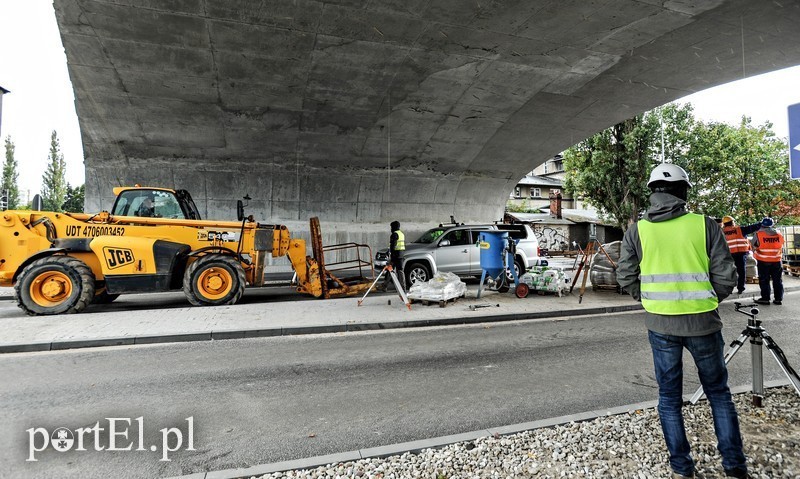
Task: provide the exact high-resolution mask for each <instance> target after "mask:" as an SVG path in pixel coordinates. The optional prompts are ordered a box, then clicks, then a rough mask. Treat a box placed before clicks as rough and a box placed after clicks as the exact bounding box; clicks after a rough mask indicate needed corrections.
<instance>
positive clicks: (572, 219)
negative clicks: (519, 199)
mask: <svg viewBox="0 0 800 479" xmlns="http://www.w3.org/2000/svg"><path fill="white" fill-rule="evenodd" d="M540 210H541V211H542V213H511V212H509V213H508V215H509V216H511V217H512V218H514V219H515V220H517V221H519V222H521V223H547V224H556V225H572V224H577V223H594V224H598V225H603V226H606V225H608V224H607V223H606V222H604V221H603V220H601V219H600V217H599V216H598V215H597V211H595V210H576V209H572V208H563V209H562V210H561V219H556V218H553V217H552V216H551V215H550V212H549V210H550V209H549V207H546V206H545V207H542V208H541V209H540Z"/></svg>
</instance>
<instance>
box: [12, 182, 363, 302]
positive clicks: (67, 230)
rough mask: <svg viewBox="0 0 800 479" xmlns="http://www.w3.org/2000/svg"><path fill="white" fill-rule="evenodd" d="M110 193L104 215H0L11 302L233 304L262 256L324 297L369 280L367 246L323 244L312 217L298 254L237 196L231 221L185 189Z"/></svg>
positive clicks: (296, 243) (259, 269) (256, 275)
mask: <svg viewBox="0 0 800 479" xmlns="http://www.w3.org/2000/svg"><path fill="white" fill-rule="evenodd" d="M114 194H115V196H116V200H115V202H114V206H113V208H112V210H111V213H109V212H107V211H103V212H101V213H97V214H93V215H89V214H83V213H80V214H78V213H57V212H48V211H5V212H2V213H0V286H14V288H15V293H16V298H17V302H18V304H19V306H20V308H22V309H23V310H24V311H26V312H27V313H28V314H62V313H76V312H80V311H82V310H84V309H85V308H86V307H87V306H88V305H89V304H91V303H108V302H111V301H113V300H114V299H116V297H117V296H119V295H120V294H128V293H151V292H158V291H167V290H180V289H182V290H183V291H184V293H185V295H186V297H187V299H188V300H189V302H190V303H192V304H194V305H230V304H235V303H236V302H238V301H239V299H240V298H241V297H242V294H243V293H244V289H245V287H246V286H251V287H258V286H263V285H264V267H265V263H266V259H267V256H268V255H271V256H272V257H273V258H279V257H283V256H288V258H289V260H290V262H291V265H292V268H293V269H294V271H295V272H296V276H297V280H298V282H297V287H296V289H297V291H298V292H302V293H307V294H310V295H312V296H315V297H318V298H329V297H332V296H341V295H351V294H357V293H358V292H360V291H363V290H364V289H366V288H367V287H368V286H369V282H368V281H367V279H366V278H365V275H364V274H363V273H364V270H365V269H366V270H368V272H369V275H370V276H372V266H371V264H370V262H369V261H368V260H369V259H371V258H372V253H371V252H370V251H369V247H368V246H366V245H357V244H355V243H348V244H346V245H336V246H330V247H324V246H322V239H321V238H322V236H321V233H320V227H319V219H318V218H311V221H310V224H311V243H312V250H313V255H312V256H307V255H306V243H305V241H304V240H302V239H297V238H292V237H291V236H290V234H289V231H288V229H287V227H286V226H284V225H270V224H261V223H258V222H256V221H255V220H254V219H253V217H252V216H247V217H245V215H244V203H243V202H242V201H241V200H239V201H238V202H237V218H238V221H213V220H202V219H201V218H200V214H199V212H198V210H197V207H196V206H195V203H194V201H193V200H192V197H191V195H190V194H189V192H188V191H186V190H172V189H167V188H148V187H140V186H138V185H137V186H135V187H119V188H114ZM245 199H249V197H245ZM344 250H348V251H349V252H350V253H354V255H355V258H354V259H352V260H350V261H338V262H336V263H332V264H330V265H328V267H326V264H325V253H326V252H328V251H335V252H337V254H339V256H343V253H342V252H343V251H344ZM353 250H354V251H353ZM364 250H366V251H365V253H366V257H365V258H366V259H365V260H362V259H361V258H362V257H363V256H362V254H361V252H362V251H364ZM334 271H336V272H337V274H339V272H340V271H348V272H354V271H357V272H358V275H357V276H356V277H349V278H345V277H338V276H337V274H334Z"/></svg>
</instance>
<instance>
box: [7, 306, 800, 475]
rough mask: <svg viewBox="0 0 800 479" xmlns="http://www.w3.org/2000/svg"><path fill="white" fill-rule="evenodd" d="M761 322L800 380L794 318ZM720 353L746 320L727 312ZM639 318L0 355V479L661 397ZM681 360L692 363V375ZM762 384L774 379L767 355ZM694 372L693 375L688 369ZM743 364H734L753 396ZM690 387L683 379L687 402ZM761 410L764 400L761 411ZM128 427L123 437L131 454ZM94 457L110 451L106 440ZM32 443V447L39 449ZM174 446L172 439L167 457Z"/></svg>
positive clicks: (149, 468)
mask: <svg viewBox="0 0 800 479" xmlns="http://www.w3.org/2000/svg"><path fill="white" fill-rule="evenodd" d="M796 298H797V295H789V296H788V297H787V301H786V303H785V305H784V306H780V307H778V306H769V307H764V308H762V311H763V313H762V314H761V318H762V319H763V320H764V325H765V327H766V328H767V330H768V331H769V333H770V334H771V335H772V336H773V337H774V338H775V339H776V340H777V342H778V343H779V344H780V345H781V346H782V347H783V349H784V351H785V353H786V354H787V356H788V358H789V361H790V362H791V364H792V365H794V366H795V368H796V369H797V368H798V367H799V366H800V346H798V345H799V344H800V328H798V318H800V305H798V304H797V302H796ZM722 310H723V317H724V319H725V329H724V333H725V339H726V341H728V342H729V341H730V340H732V339H735V338H736V337H738V335H739V333H740V332H741V330H742V329H743V328H744V326H745V324H746V318H745V317H744V316H742V315H739V314H735V313H734V312H733V308H732V304H730V303H727V302H726V303H723V305H722ZM651 361H652V360H651V357H650V351H649V345H648V343H647V339H646V331H645V330H644V327H643V324H642V318H641V315H640V314H624V315H613V316H605V317H592V318H574V319H567V320H560V321H538V322H534V321H527V322H516V323H501V324H497V323H496V324H492V325H491V326H481V325H478V326H470V327H441V328H430V329H419V330H395V331H386V332H370V333H348V334H341V335H319V336H296V337H278V338H265V339H255V340H229V341H220V342H198V343H182V344H166V345H154V346H136V347H131V348H121V347H117V348H103V349H95V350H73V351H65V352H48V353H29V354H7V355H3V356H0V387H1V388H2V390H0V391H1V392H2V394H1V395H0V424H2V425H3V427H2V429H0V465H2V466H0V476H2V477H159V476H169V475H177V474H185V473H191V472H198V471H204V470H218V469H227V468H234V467H247V466H252V465H255V464H259V463H266V462H274V461H279V460H286V459H292V458H300V457H308V456H315V455H321V454H328V453H333V452H341V451H349V450H354V449H359V448H365V447H371V446H378V445H384V444H392V443H397V442H403V441H409V440H415V439H423V438H428V437H436V436H441V435H447V434H455V433H460V432H466V431H471V430H476V429H481V428H487V427H493V426H501V425H506V424H513V423H518V422H524V421H531V420H536V419H543V418H548V417H554V416H561V415H566V414H572V413H577V412H583V411H588V410H594V409H602V408H606V407H613V406H620V405H625V404H631V403H635V402H641V401H649V400H654V399H656V398H657V392H656V385H655V382H654V379H653V375H652V371H651V369H652V365H651ZM689 362H690V361H689ZM764 364H765V377H766V379H768V380H770V379H781V378H783V375H782V373H781V372H780V370H779V369H778V367H777V365H776V364H775V361H774V360H773V359H772V357H771V356H770V355H769V354H768V353H767V352H766V351H765V353H764ZM689 369H691V367H689ZM750 371H751V369H750V350H749V347H745V348H743V349H742V350H741V351H740V352H739V354H738V355H737V356H736V357H735V358H734V361H733V363H732V365H731V378H732V379H731V384H732V385H744V384H749V382H750V378H751V372H750ZM697 386H698V383H697V380H696V377H695V375H694V373H693V371H692V372H690V373H689V374H688V375H687V377H686V392H687V393H688V392H692V391H694V389H695V388H696V387H697ZM767 400H769V399H767ZM137 417H143V418H144V419H143V421H144V428H143V429H144V441H143V445H144V447H143V449H145V450H142V451H135V450H134V451H124V452H109V451H102V452H97V451H94V450H93V444H92V436H87V440H86V445H85V447H86V448H87V449H88V450H87V451H85V452H79V451H75V450H71V451H68V452H57V451H55V450H53V449H52V448H48V449H47V450H46V451H44V452H41V453H38V454H36V456H35V457H36V459H38V461H37V462H27V461H26V458H28V457H29V438H28V433H27V432H26V430H27V429H29V428H36V427H42V428H45V429H46V430H47V431H48V433H52V432H53V431H54V430H55V429H56V428H57V427H59V426H63V427H67V428H70V429H71V430H73V431H74V430H75V429H76V428H79V427H88V426H92V425H94V424H95V423H96V422H97V421H100V426H101V427H104V428H106V429H107V426H108V421H107V420H106V419H104V418H131V419H134V418H137ZM187 417H192V418H193V421H194V428H193V440H194V448H195V449H196V450H195V451H185V450H184V451H179V452H174V453H172V454H171V455H170V458H171V459H172V460H171V461H170V462H165V461H159V458H160V457H161V452H160V450H159V451H156V452H151V451H149V450H147V449H149V446H150V445H157V444H161V433H160V432H159V430H160V429H162V428H168V427H181V428H182V432H183V434H184V444H185V441H186V434H187V432H188V426H187V423H186V421H185V418H187ZM137 431H138V428H137V427H136V422H135V421H134V422H133V425H132V426H131V429H130V434H129V439H128V440H125V438H124V437H120V436H118V437H117V445H118V447H119V446H120V445H127V443H128V442H130V441H131V440H132V441H134V446H133V448H134V449H136V448H137V447H138V432H137ZM100 438H101V439H100V444H101V445H104V446H106V447H107V446H108V444H109V438H108V431H107V430H106V431H105V432H104V433H103V434H101V435H100ZM42 441H43V439H42V438H37V439H36V442H35V445H37V446H39V445H41V444H42ZM172 445H174V436H173V443H172Z"/></svg>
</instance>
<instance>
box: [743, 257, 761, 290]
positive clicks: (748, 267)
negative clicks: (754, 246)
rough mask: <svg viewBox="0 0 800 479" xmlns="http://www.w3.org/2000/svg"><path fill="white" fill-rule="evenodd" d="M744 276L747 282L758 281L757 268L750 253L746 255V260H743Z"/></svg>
mask: <svg viewBox="0 0 800 479" xmlns="http://www.w3.org/2000/svg"><path fill="white" fill-rule="evenodd" d="M744 276H745V278H746V280H747V282H748V283H758V269H757V268H756V259H755V258H753V255H752V254H748V255H747V260H746V261H745V262H744Z"/></svg>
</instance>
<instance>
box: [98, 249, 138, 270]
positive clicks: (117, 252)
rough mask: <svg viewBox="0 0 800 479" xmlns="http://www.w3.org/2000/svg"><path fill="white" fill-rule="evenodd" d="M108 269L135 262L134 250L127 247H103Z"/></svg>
mask: <svg viewBox="0 0 800 479" xmlns="http://www.w3.org/2000/svg"><path fill="white" fill-rule="evenodd" d="M103 252H104V253H105V256H106V264H107V265H108V269H114V268H119V267H120V266H125V265H126V264H131V263H133V262H134V257H133V251H131V250H129V249H127V248H107V247H106V248H103Z"/></svg>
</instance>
